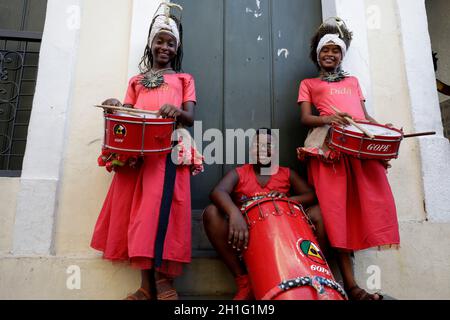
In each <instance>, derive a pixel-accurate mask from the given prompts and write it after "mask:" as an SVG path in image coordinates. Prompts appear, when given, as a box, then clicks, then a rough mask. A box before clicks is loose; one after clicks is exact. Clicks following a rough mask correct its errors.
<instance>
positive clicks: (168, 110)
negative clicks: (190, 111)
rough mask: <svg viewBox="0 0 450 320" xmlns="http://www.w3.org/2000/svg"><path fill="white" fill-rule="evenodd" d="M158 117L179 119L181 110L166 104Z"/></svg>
mask: <svg viewBox="0 0 450 320" xmlns="http://www.w3.org/2000/svg"><path fill="white" fill-rule="evenodd" d="M157 115H158V116H161V117H163V118H175V119H176V118H177V117H178V116H180V115H181V110H180V109H179V108H177V107H175V106H173V105H171V104H165V105H163V106H162V107H161V108H160V109H159V111H158V114H157Z"/></svg>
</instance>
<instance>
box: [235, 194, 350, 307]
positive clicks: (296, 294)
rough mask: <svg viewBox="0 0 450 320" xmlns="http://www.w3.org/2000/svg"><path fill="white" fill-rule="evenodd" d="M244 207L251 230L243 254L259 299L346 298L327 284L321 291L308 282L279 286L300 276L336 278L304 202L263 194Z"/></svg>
mask: <svg viewBox="0 0 450 320" xmlns="http://www.w3.org/2000/svg"><path fill="white" fill-rule="evenodd" d="M242 211H243V213H244V214H245V216H246V219H247V223H248V225H249V233H250V235H249V243H248V249H247V250H245V251H244V254H243V258H244V261H245V265H246V267H247V270H248V274H249V277H250V281H251V284H252V288H253V292H254V294H255V298H256V299H258V300H260V299H263V300H265V299H267V300H344V298H343V296H342V295H341V294H340V293H339V292H337V291H336V290H334V289H332V288H329V287H324V293H322V294H319V293H318V291H317V290H316V289H315V288H313V287H312V286H308V285H306V286H302V287H297V288H293V289H290V290H287V291H282V290H281V289H279V288H278V286H279V285H280V284H281V283H282V282H283V281H286V280H291V279H295V278H298V277H308V276H309V277H314V276H319V277H323V278H326V279H329V280H332V281H334V277H333V275H332V273H331V270H330V268H329V266H328V264H327V262H326V260H325V258H324V257H323V255H322V254H321V252H320V249H319V247H318V245H317V240H316V238H315V236H314V233H313V231H312V229H311V227H310V224H309V220H308V218H307V217H306V214H305V213H304V211H303V209H302V207H301V205H299V204H298V203H296V202H293V201H290V200H288V199H273V198H264V199H261V200H257V201H255V202H254V203H252V204H251V205H250V206H248V207H246V208H245V209H244V208H243V209H242ZM308 248H309V249H308ZM312 248H315V250H313V249H312ZM310 250H311V251H315V253H312V252H310ZM304 251H305V252H306V253H305V252H304ZM309 253H310V254H309Z"/></svg>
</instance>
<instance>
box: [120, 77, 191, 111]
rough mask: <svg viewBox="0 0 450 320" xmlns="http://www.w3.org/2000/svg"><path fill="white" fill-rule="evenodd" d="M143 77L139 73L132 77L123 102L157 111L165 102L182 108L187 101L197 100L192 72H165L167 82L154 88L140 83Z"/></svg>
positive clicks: (138, 107)
mask: <svg viewBox="0 0 450 320" xmlns="http://www.w3.org/2000/svg"><path fill="white" fill-rule="evenodd" d="M142 77H143V76H142V75H140V74H139V75H137V76H134V77H132V78H131V79H130V81H129V84H128V89H127V93H126V96H125V100H124V103H123V104H131V105H133V106H134V107H135V108H136V109H144V110H149V111H157V110H159V109H160V108H161V107H162V106H163V105H164V104H171V105H174V106H176V107H178V108H181V106H182V105H183V103H185V102H188V101H192V102H194V103H196V102H197V99H196V95H195V84H194V78H193V77H192V76H191V75H190V74H187V73H171V74H165V75H164V82H165V83H164V84H163V85H162V86H160V87H158V88H154V89H147V88H145V87H144V86H143V85H142V84H141V83H140V80H141V79H142Z"/></svg>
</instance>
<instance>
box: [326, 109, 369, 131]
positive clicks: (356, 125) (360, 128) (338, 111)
mask: <svg viewBox="0 0 450 320" xmlns="http://www.w3.org/2000/svg"><path fill="white" fill-rule="evenodd" d="M330 107H331V108H332V109H333V110H334V112H336V113H341V112H342V111H340V110H339V109H338V108H336V107H334V106H330ZM344 118H345V120H347V121H348V122H349V123H350V124H351V125H353V126H355V127H356V128H358V129H359V130H360V131H361V132H362V133H364V134H365V135H366V136H368V137H369V138H370V139H374V138H375V136H374V135H373V134H372V133H371V132H370V131H368V130H367V129H366V128H364V127H362V126H360V125H359V124H358V123H356V122H355V121H353V119H352V118H350V117H344Z"/></svg>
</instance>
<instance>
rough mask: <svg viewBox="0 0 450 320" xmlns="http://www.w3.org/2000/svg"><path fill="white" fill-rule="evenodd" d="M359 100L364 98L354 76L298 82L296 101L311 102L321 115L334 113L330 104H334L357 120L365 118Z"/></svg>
mask: <svg viewBox="0 0 450 320" xmlns="http://www.w3.org/2000/svg"><path fill="white" fill-rule="evenodd" d="M361 100H365V98H364V96H363V94H362V91H361V88H360V86H359V82H358V79H357V78H355V77H346V78H345V79H344V80H342V81H339V82H327V81H323V80H321V79H319V78H312V79H305V80H303V81H302V83H301V84H300V90H299V96H298V103H301V102H310V103H312V104H313V105H314V106H315V107H316V108H317V110H318V111H319V113H320V115H321V116H329V115H332V114H334V113H335V112H334V110H333V109H332V108H331V107H330V106H335V107H337V108H338V109H339V110H340V111H342V112H347V113H348V114H350V115H351V116H352V117H354V118H355V119H357V120H365V119H366V117H365V115H364V110H363V108H362V107H361Z"/></svg>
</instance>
